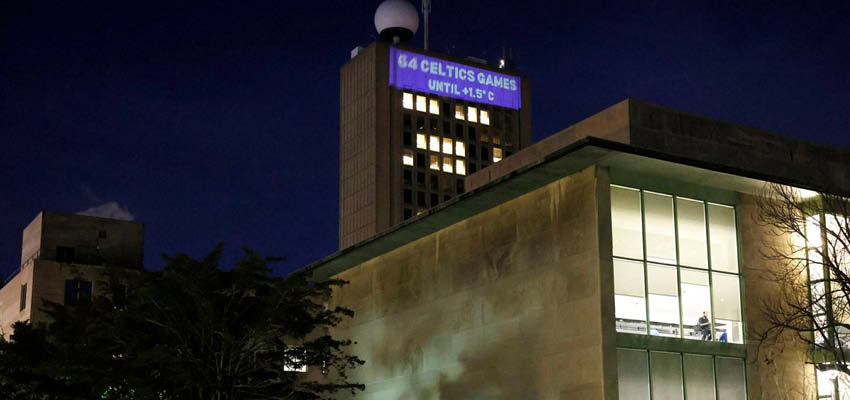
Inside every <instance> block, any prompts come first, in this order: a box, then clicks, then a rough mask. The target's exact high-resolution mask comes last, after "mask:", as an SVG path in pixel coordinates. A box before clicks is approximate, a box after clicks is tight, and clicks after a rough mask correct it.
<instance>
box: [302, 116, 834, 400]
mask: <svg viewBox="0 0 850 400" xmlns="http://www.w3.org/2000/svg"><path fill="white" fill-rule="evenodd" d="M848 166H850V152H848V151H846V150H841V149H834V148H828V147H826V146H820V145H816V144H813V143H808V142H804V141H800V140H795V139H791V138H788V137H783V136H780V135H776V134H772V133H769V132H764V131H760V130H757V129H752V128H747V127H743V126H738V125H734V124H730V123H725V122H721V121H715V120H711V119H708V118H704V117H699V116H695V115H691V114H687V113H683V112H679V111H675V110H671V109H667V108H664V107H659V106H655V105H651V104H647V103H643V102H640V101H635V100H626V101H624V102H621V103H618V104H616V105H614V106H612V107H610V108H608V109H606V110H604V111H602V112H601V113H599V114H597V115H594V116H592V117H590V118H588V119H586V120H584V121H582V122H580V123H578V124H576V125H574V126H572V127H570V128H567V129H565V130H564V131H561V132H559V133H557V134H555V135H553V136H551V137H550V138H548V139H546V140H544V141H542V142H540V143H538V144H535V145H533V146H531V147H529V148H527V149H525V150H522V151H520V152H518V153H517V154H515V155H514V156H513V157H512V158H511V159H507V160H505V161H504V162H502V163H499V164H494V165H491V166H490V167H488V168H486V169H484V170H481V171H479V172H477V173H475V174H471V175H470V176H469V177H468V178H467V179H466V181H465V184H466V188H465V189H466V190H465V193H463V194H461V195H460V196H458V197H457V198H455V199H453V200H450V201H448V202H445V203H442V204H440V205H439V206H437V207H436V208H432V209H430V210H427V211H426V212H424V213H423V214H422V215H419V216H416V217H414V218H411V219H410V220H408V221H405V222H404V223H402V224H400V225H399V226H396V227H395V228H392V229H390V230H388V231H387V232H384V233H382V234H379V235H377V236H374V237H372V238H370V239H369V240H365V241H362V242H360V243H358V244H355V245H353V246H349V247H347V248H344V249H342V250H340V251H339V252H337V253H335V254H333V255H331V256H329V257H327V258H325V259H323V260H320V261H318V262H316V263H314V264H312V265H310V266H308V267H307V268H309V269H312V271H313V274H314V277H315V279H325V278H329V277H334V278H339V279H344V280H347V281H349V282H350V283H349V284H348V285H347V286H344V287H342V288H341V289H339V290H337V291H336V292H335V293H334V296H333V301H332V304H331V306H334V305H341V306H345V307H349V308H352V309H353V310H354V311H355V313H356V314H355V317H354V318H353V319H351V320H349V321H344V322H343V324H341V325H340V326H338V327H337V328H336V329H335V331H334V334H335V335H338V336H340V337H349V338H352V339H354V340H356V341H357V344H356V345H355V346H354V347H353V349H352V351H353V352H354V353H355V354H357V355H358V356H359V357H361V358H362V359H364V360H366V362H367V363H366V365H365V366H363V367H361V368H358V369H357V370H356V371H355V377H354V379H355V380H358V381H360V382H362V383H364V384H366V392H365V393H364V394H363V395H362V398H366V399H387V398H415V399H458V398H463V399H489V398H528V399H532V398H533V399H628V400H631V399H688V400H694V399H724V400H725V399H810V398H833V397H832V395H833V394H832V393H830V392H828V389H827V392H826V393H824V389H823V386H824V385H823V381H824V378H823V376H822V374H821V373H820V372H817V370H816V368H815V367H814V365H813V364H812V361H811V359H810V358H809V356H810V354H809V350H810V349H808V348H806V347H805V346H802V345H800V344H798V343H797V342H794V341H793V340H790V339H789V340H788V341H787V342H784V343H773V342H771V343H768V342H765V343H759V342H758V341H757V340H756V338H755V336H756V333H757V332H759V330H760V329H763V328H764V326H765V324H766V321H765V320H764V315H763V314H762V312H763V310H762V308H761V299H763V298H769V297H770V296H773V295H775V294H776V293H777V292H776V291H777V288H776V287H775V285H773V284H772V282H771V281H769V280H768V279H767V278H766V274H765V272H769V271H771V270H772V269H775V268H777V265H776V264H773V263H771V262H770V261H768V260H766V259H765V258H764V256H763V252H762V250H763V249H764V246H766V245H769V244H771V243H772V244H775V245H779V246H781V245H785V244H787V243H788V238H782V237H776V236H775V235H771V234H770V232H769V227H765V226H762V225H760V224H758V223H757V222H756V221H757V215H758V213H759V208H758V207H759V206H758V201H757V199H758V198H759V196H760V195H761V194H762V193H763V190H764V188H765V185H766V184H767V183H769V182H774V183H780V184H784V185H789V186H794V187H798V188H804V189H809V190H820V191H825V192H829V193H835V194H841V195H847V194H850V181H848V179H850V178H848V177H847V176H846V174H844V173H843V172H841V171H846V170H847V168H848ZM703 313H705V314H703ZM703 315H705V322H703V320H702V319H701V318H702V316H703ZM766 355H770V356H769V357H766ZM768 359H769V361H765V360H768ZM358 397H361V396H358Z"/></svg>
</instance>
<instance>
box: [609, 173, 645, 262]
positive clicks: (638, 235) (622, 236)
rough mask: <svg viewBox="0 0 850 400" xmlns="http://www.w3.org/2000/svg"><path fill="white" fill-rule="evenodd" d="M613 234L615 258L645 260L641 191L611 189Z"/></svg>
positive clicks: (615, 187)
mask: <svg viewBox="0 0 850 400" xmlns="http://www.w3.org/2000/svg"><path fill="white" fill-rule="evenodd" d="M611 234H612V236H613V237H612V239H613V245H614V249H613V250H614V256H615V257H625V258H632V259H643V224H642V222H641V214H640V191H639V190H635V189H629V188H624V187H619V186H612V187H611Z"/></svg>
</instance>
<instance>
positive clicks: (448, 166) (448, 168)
mask: <svg viewBox="0 0 850 400" xmlns="http://www.w3.org/2000/svg"><path fill="white" fill-rule="evenodd" d="M452 170H453V168H452V158H451V157H443V172H448V173H452Z"/></svg>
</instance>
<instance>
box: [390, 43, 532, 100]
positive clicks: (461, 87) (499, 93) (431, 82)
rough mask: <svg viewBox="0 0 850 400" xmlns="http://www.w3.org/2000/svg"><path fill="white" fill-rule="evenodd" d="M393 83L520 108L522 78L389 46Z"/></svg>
mask: <svg viewBox="0 0 850 400" xmlns="http://www.w3.org/2000/svg"><path fill="white" fill-rule="evenodd" d="M390 85H393V86H395V87H397V88H399V89H408V90H412V91H421V92H427V93H431V94H436V95H438V96H446V97H452V98H455V99H461V100H469V101H474V102H477V103H484V104H491V105H494V106H499V107H507V108H513V109H515V110H517V109H519V108H520V106H521V105H522V95H521V93H520V79H519V77H517V76H511V75H505V74H500V73H498V72H493V71H488V70H486V69H481V68H475V67H470V66H468V65H464V64H459V63H455V62H451V61H446V60H442V59H439V58H435V57H428V56H425V55H422V54H418V53H413V52H409V51H405V50H401V49H397V48H395V47H391V48H390Z"/></svg>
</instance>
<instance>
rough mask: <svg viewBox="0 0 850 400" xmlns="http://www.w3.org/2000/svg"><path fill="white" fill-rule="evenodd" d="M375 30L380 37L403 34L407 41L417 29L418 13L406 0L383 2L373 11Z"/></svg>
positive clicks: (387, 0)
mask: <svg viewBox="0 0 850 400" xmlns="http://www.w3.org/2000/svg"><path fill="white" fill-rule="evenodd" d="M375 29H377V30H378V33H379V34H381V36H382V37H383V36H385V35H389V34H395V35H398V32H404V33H405V34H404V35H402V36H407V35H408V34H409V37H407V38H404V37H403V38H402V40H407V39H409V38H410V37H413V35H414V34H416V30H417V29H419V12H418V11H416V7H414V6H413V4H410V2H408V1H407V0H384V2H382V3H381V4H380V5H379V6H378V9H377V10H376V11H375Z"/></svg>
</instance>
